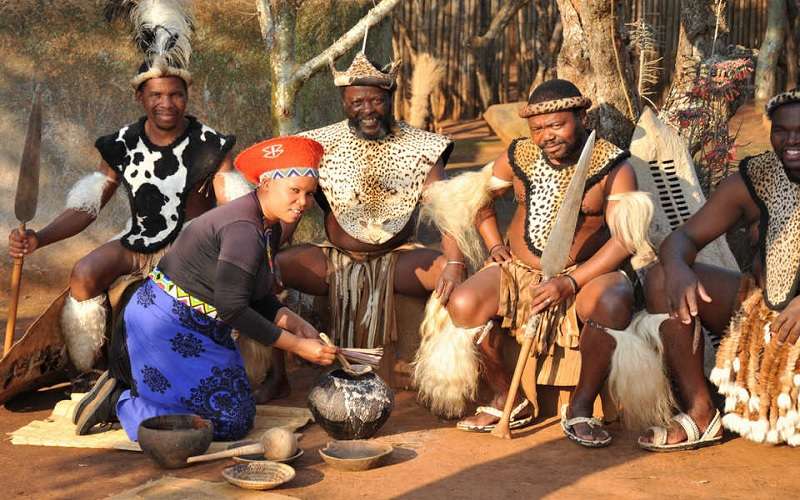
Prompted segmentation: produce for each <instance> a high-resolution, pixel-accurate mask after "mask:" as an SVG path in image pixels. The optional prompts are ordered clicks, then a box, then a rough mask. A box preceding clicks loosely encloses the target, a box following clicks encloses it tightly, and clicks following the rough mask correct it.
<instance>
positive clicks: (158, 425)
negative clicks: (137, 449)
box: [139, 414, 214, 469]
mask: <svg viewBox="0 0 800 500" xmlns="http://www.w3.org/2000/svg"><path fill="white" fill-rule="evenodd" d="M213 429H214V427H213V425H212V424H211V422H210V421H208V420H206V419H204V418H201V417H198V416H197V415H183V414H178V415H162V416H160V417H151V418H148V419H146V420H144V421H142V423H141V424H139V446H141V447H142V451H144V452H145V453H146V454H147V456H149V457H150V458H152V459H153V460H154V461H155V462H156V463H157V464H158V465H160V466H161V467H164V468H165V469H177V468H179V467H186V466H187V465H188V464H187V463H186V459H187V458H188V457H191V456H194V455H201V454H203V453H205V451H206V450H208V447H209V446H210V445H211V441H212V439H213V437H214V432H213Z"/></svg>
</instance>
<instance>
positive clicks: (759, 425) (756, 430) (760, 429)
mask: <svg viewBox="0 0 800 500" xmlns="http://www.w3.org/2000/svg"><path fill="white" fill-rule="evenodd" d="M768 431H769V422H768V421H767V419H765V418H761V419H758V420H757V421H755V422H752V424H751V425H750V434H749V438H750V440H751V441H755V442H756V443H763V442H764V441H766V439H767V432H768Z"/></svg>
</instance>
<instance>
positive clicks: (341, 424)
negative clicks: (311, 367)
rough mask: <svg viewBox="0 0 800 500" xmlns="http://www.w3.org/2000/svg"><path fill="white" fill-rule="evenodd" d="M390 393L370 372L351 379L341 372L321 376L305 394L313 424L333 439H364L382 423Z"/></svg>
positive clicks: (389, 408) (391, 402) (389, 410)
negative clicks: (314, 421)
mask: <svg viewBox="0 0 800 500" xmlns="http://www.w3.org/2000/svg"><path fill="white" fill-rule="evenodd" d="M393 407H394V392H393V391H392V390H391V389H390V388H389V386H387V385H386V383H385V382H384V381H383V380H381V378H380V377H379V376H378V375H376V374H375V373H374V372H369V373H366V374H364V375H360V376H353V375H350V374H348V373H346V372H345V371H344V370H342V369H336V370H332V371H329V372H326V373H324V374H323V375H322V376H321V377H320V378H319V380H317V382H316V384H315V385H314V387H313V388H312V389H311V392H310V393H309V395H308V408H309V409H310V410H311V413H313V414H314V419H315V420H316V422H317V423H318V424H319V425H320V426H321V427H322V428H323V429H325V432H327V433H328V434H329V435H330V436H331V437H333V438H334V439H341V440H347V439H367V438H370V437H372V436H373V435H374V434H375V433H376V432H378V429H380V428H381V426H383V424H384V423H386V420H388V419H389V415H390V414H391V413H392V408H393Z"/></svg>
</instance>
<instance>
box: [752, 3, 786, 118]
mask: <svg viewBox="0 0 800 500" xmlns="http://www.w3.org/2000/svg"><path fill="white" fill-rule="evenodd" d="M785 33H786V1H785V0H770V2H769V8H768V9H767V30H766V32H765V33H764V41H763V42H762V43H761V49H760V50H759V51H758V63H757V64H756V80H755V86H756V106H757V107H758V108H761V107H762V105H763V104H764V103H766V102H767V101H768V100H769V99H770V98H771V97H772V96H773V95H775V75H776V70H777V67H778V58H779V57H780V54H781V50H782V49H783V38H784V34H785Z"/></svg>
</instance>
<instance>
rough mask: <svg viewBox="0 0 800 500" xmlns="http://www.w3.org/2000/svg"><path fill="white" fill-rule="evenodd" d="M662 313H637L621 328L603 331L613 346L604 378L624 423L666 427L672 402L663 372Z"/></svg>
mask: <svg viewBox="0 0 800 500" xmlns="http://www.w3.org/2000/svg"><path fill="white" fill-rule="evenodd" d="M668 317H669V316H668V315H666V314H648V313H646V312H641V313H639V314H637V315H636V316H635V317H634V318H633V321H631V324H630V326H628V328H626V329H625V330H621V331H620V330H610V329H607V330H606V331H607V332H608V333H609V334H610V335H611V336H612V337H614V340H615V341H616V343H617V347H616V349H615V350H614V355H613V357H612V360H611V373H610V374H609V377H608V384H609V389H610V392H611V396H612V397H613V398H614V400H615V401H616V403H617V404H618V405H619V406H621V407H622V415H623V419H624V421H625V424H626V426H628V427H629V428H632V429H643V428H646V427H648V426H651V425H660V426H669V422H670V419H671V417H672V413H673V409H674V407H675V401H674V398H673V396H672V390H671V388H670V383H669V379H668V378H667V375H666V373H665V371H664V365H665V364H664V361H663V358H662V353H663V346H662V344H661V335H660V334H659V326H660V325H661V323H662V322H663V321H664V320H666V319H667V318H668Z"/></svg>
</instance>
